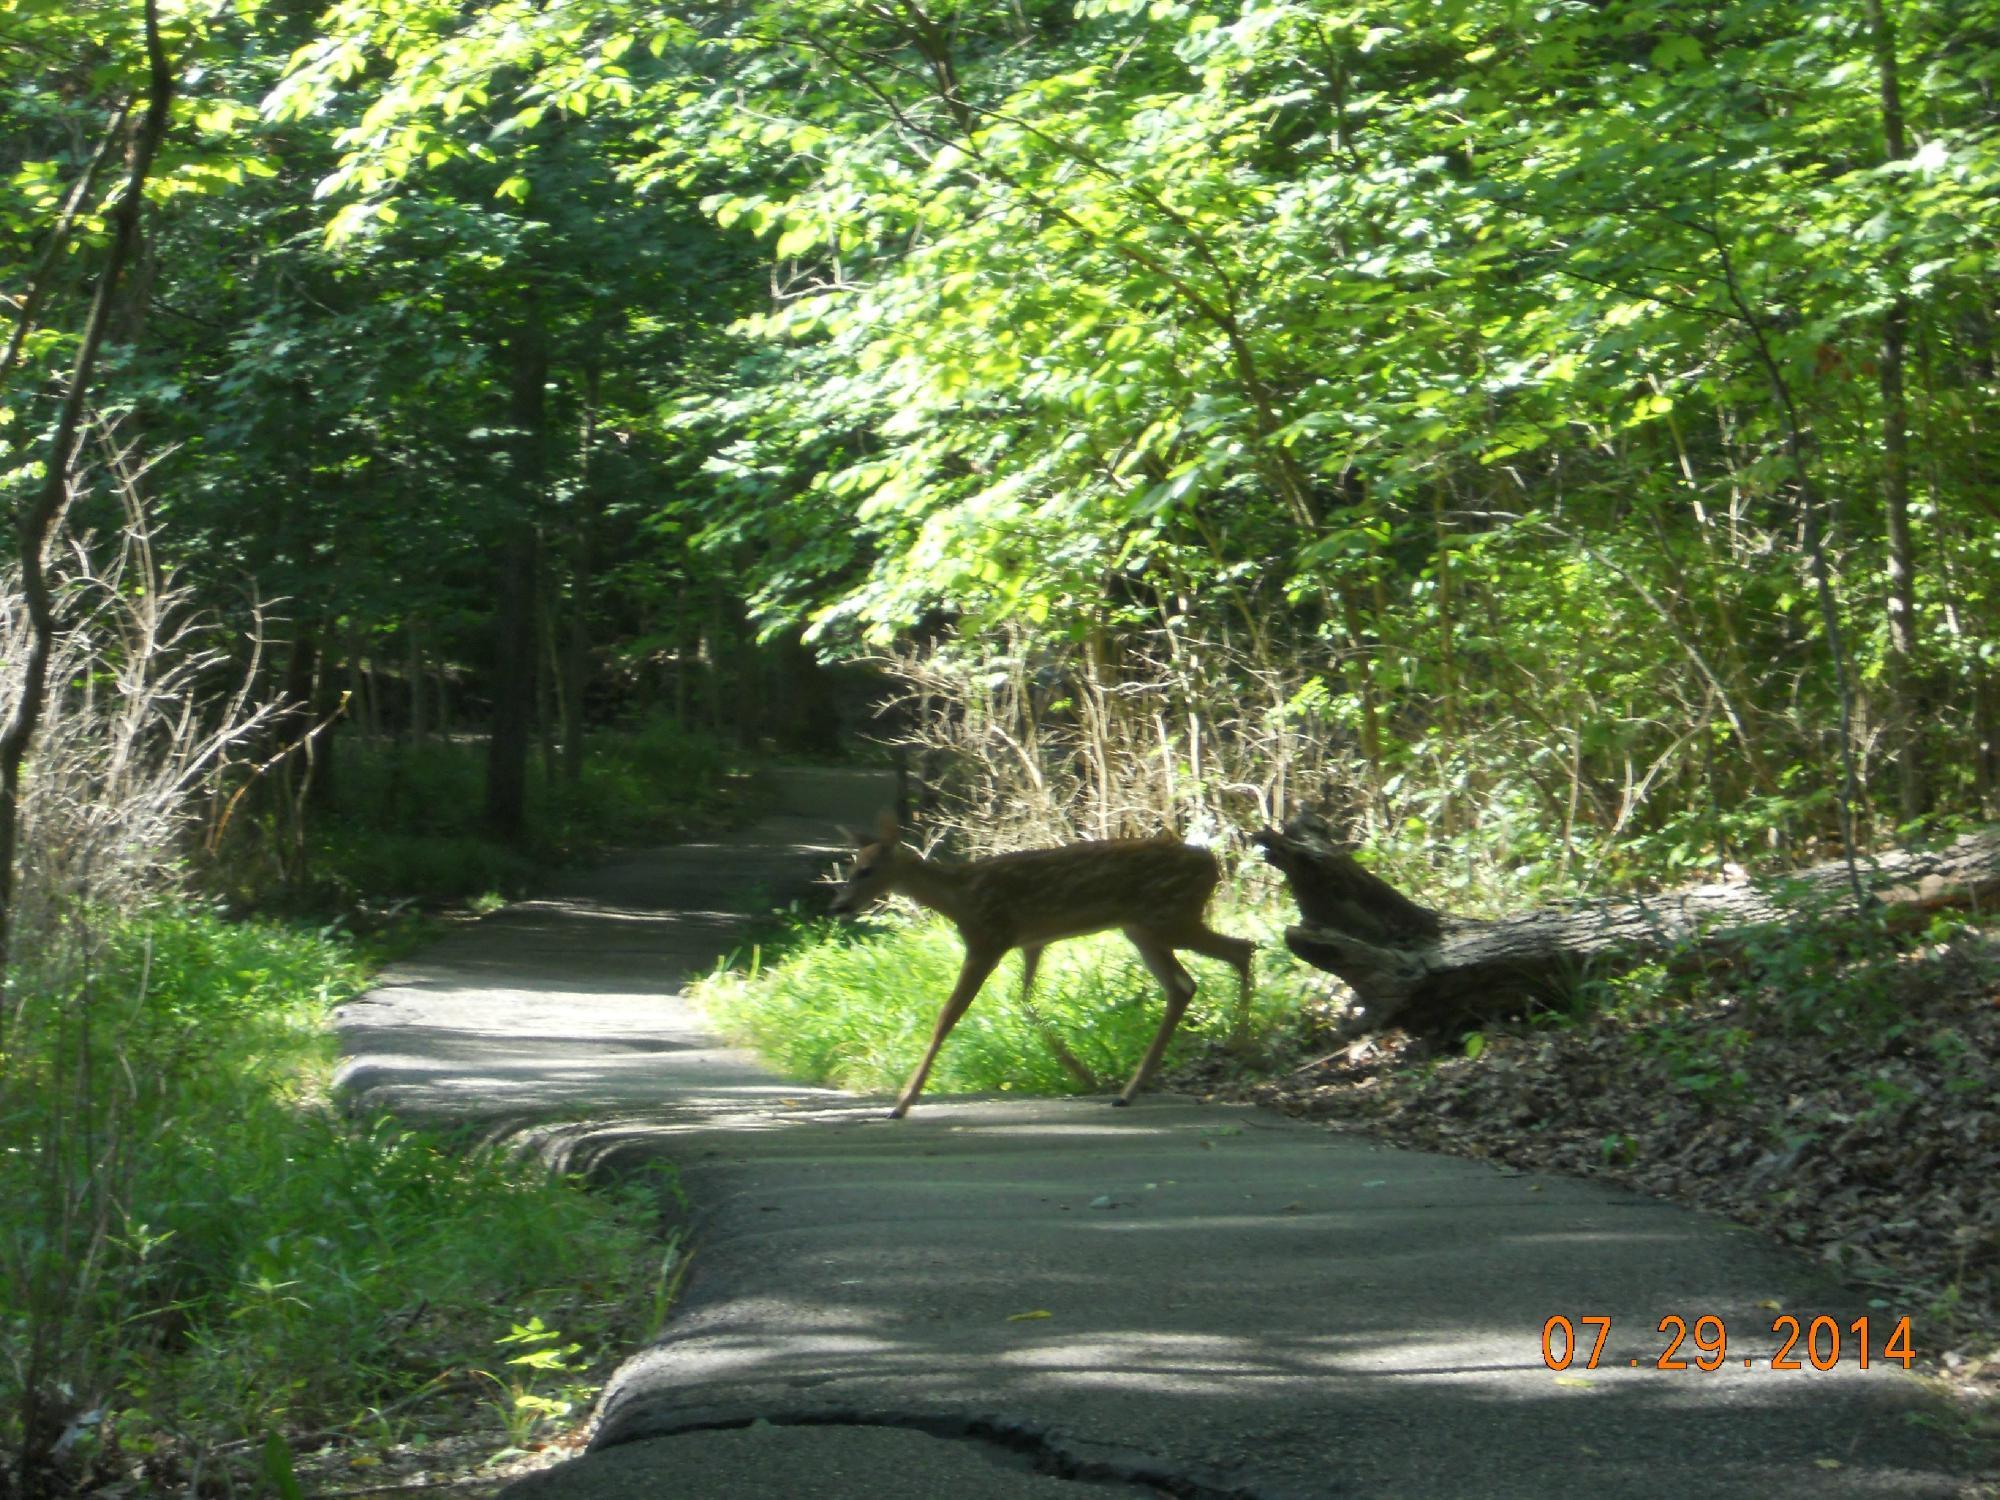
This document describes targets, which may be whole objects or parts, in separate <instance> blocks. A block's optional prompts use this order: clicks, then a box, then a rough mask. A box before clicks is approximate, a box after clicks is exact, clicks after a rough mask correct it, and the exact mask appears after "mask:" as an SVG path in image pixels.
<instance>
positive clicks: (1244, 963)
mask: <svg viewBox="0 0 2000 1500" xmlns="http://www.w3.org/2000/svg"><path fill="white" fill-rule="evenodd" d="M1174 946H1175V947H1176V948H1185V949H1187V950H1188V951H1189V952H1190V953H1199V954H1200V955H1201V956H1202V957H1203V958H1219V959H1221V960H1222V961H1223V962H1224V963H1226V964H1228V965H1229V966H1230V967H1231V968H1232V969H1234V970H1235V971H1236V1018H1235V1020H1234V1021H1233V1022H1232V1023H1231V1025H1230V1028H1229V1036H1230V1040H1231V1041H1232V1042H1234V1043H1238V1044H1240V1043H1241V1042H1243V1040H1244V1039H1245V1038H1247V1037H1248V1036H1249V1034H1250V994H1251V988H1252V977H1251V972H1250V960H1251V957H1252V955H1254V954H1255V953H1256V951H1257V945H1256V944H1255V943H1253V942H1251V941H1250V940H1249V939H1247V938H1233V937H1231V936H1229V934H1228V933H1226V932H1217V931H1216V930H1215V929H1214V928H1212V927H1209V926H1207V925H1206V924H1205V923H1197V924H1196V926H1195V929H1194V931H1193V932H1192V933H1191V934H1189V935H1188V936H1186V937H1183V938H1181V939H1180V940H1179V941H1178V942H1176V943H1175V944H1174Z"/></svg>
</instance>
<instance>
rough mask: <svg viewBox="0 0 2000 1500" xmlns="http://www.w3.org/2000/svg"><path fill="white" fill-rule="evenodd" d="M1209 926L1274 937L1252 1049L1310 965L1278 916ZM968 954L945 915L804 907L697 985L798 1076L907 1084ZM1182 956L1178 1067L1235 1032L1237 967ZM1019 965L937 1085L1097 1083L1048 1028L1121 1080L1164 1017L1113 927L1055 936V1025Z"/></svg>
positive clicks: (972, 1089)
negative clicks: (1284, 944) (855, 914)
mask: <svg viewBox="0 0 2000 1500" xmlns="http://www.w3.org/2000/svg"><path fill="white" fill-rule="evenodd" d="M1213 925H1215V926H1216V927H1217V928H1218V929H1220V930H1222V931H1225V932H1231V933H1242V934H1244V935H1246V936H1253V937H1256V938H1258V939H1259V940H1260V943H1261V944H1262V946H1260V949H1259V952H1258V955H1257V969H1256V975H1257V985H1256V996H1255V1000H1254V1003H1253V1005H1252V1009H1251V1014H1250V1018H1249V1025H1248V1029H1247V1035H1246V1036H1245V1038H1243V1045H1242V1046H1241V1048H1240V1050H1241V1051H1242V1052H1244V1053H1245V1054H1248V1055H1253V1056H1254V1055H1255V1054H1256V1053H1257V1052H1259V1051H1260V1050H1262V1049H1263V1048H1264V1047H1265V1046H1266V1044H1267V1043H1268V1042H1269V1040H1270V1039H1271V1038H1272V1036H1273V1035H1274V1034H1276V1033H1279V1032H1282V1031H1283V1030H1285V1029H1286V1028H1287V1027H1288V1026H1289V1024H1290V1018H1291V1016H1292V1015H1293V1013H1294V1012H1295V1010H1296V1005H1297V995H1298V990H1299V986H1300V985H1301V984H1303V983H1304V982H1305V981H1304V976H1303V974H1302V972H1301V971H1300V970H1299V969H1298V967H1297V966H1296V964H1295V963H1294V961H1293V960H1292V959H1291V958H1290V956H1289V955H1288V954H1286V953H1284V952H1283V950H1282V949H1278V948H1274V947H1273V946H1271V944H1270V942H1269V938H1270V936H1271V933H1272V932H1273V931H1274V930H1275V923H1274V922H1273V921H1268V920H1259V919H1254V918H1251V917H1248V916H1246V915H1244V914H1241V913H1229V914H1227V915H1225V916H1220V917H1216V918H1214V919H1213ZM767 950H768V952H769V955H770V956H769V958H768V961H767ZM963 952H964V950H963V948H962V947H961V946H960V944H959V941H958V937H957V934H956V933H955V932H954V931H953V929H952V928H951V926H950V925H949V924H948V923H946V922H943V921H942V920H938V919H934V918H928V917H926V918H921V919H917V920H906V919H903V918H901V917H890V918H881V919H866V920H862V921H857V922H851V923H842V922H838V921H834V920H830V919H825V918H810V917H805V916H802V915H798V914H796V913H795V914H794V915H793V917H792V920H791V921H790V923H789V924H788V925H787V926H786V927H784V928H782V929H780V930H779V931H777V932H774V933H772V934H771V938H770V941H769V943H768V944H759V945H757V946H755V947H753V948H751V949H749V950H747V951H745V952H741V953H737V954H733V955H731V956H730V958H728V959H726V960H725V961H724V962H723V964H722V965H721V966H719V967H718V968H717V969H716V971H715V972H714V973H713V974H711V975H709V976H708V977H707V978H705V979H703V980H702V981H700V982H699V983H698V984H697V985H695V986H694V989H693V991H692V993H693V994H694V996H695V998H697V999H698V1000H699V1001H700V1002H701V1003H702V1004H703V1005H704V1006H706V1008H707V1010H708V1012H709V1015H710V1016H711V1018H712V1019H714V1021H715V1022H716V1024H717V1025H718V1026H719V1027H721V1028H722V1029H723V1030H724V1031H725V1032H726V1033H727V1034H728V1035H729V1036H730V1037H732V1038H733V1039H734V1040H736V1041H738V1042H741V1043H743V1044H745V1045H748V1046H751V1047H754V1048H755V1049H756V1050H757V1051H758V1052H759V1053H761V1054H762V1055H763V1056H764V1057H765V1058H766V1059H767V1060H769V1062H770V1063H771V1064H772V1066H773V1067H775V1068H777V1069H778V1070H779V1071H780V1072H782V1073H784V1074H785V1075H786V1076H788V1077H792V1078H797V1079H799V1080H801V1081H802V1082H810V1083H818V1084H828V1085H832V1086H835V1087H839V1088H847V1089H853V1090H856V1091H858V1092H862V1093H881V1092H885V1091H889V1090H893V1089H895V1088H898V1087H900V1086H901V1085H902V1083H903V1081H904V1080H905V1078H907V1077H908V1075H909V1072H910V1069H911V1068H913V1067H914V1066H915V1065H916V1063H917V1060H918V1059H919V1058H920V1057H921V1056H922V1055H923V1050H924V1048H925V1047H926V1046H927V1045H928V1044H929V1042H930V1035H931V1028H932V1026H933V1025H934V1024H935V1022H936V1020H937V1013H938V1008H939V1006H940V1005H942V1004H943V1002H944V998H945V996H946V995H947V994H948V993H949V992H950V990H951V987H952V983H953V981H954V980H955V979H956V977H957V974H958V968H959V961H960V958H961V956H962V955H963ZM1181 958H1182V961H1183V962H1184V963H1185V964H1186V965H1187V966H1188V969H1189V971H1190V972H1191V973H1193V975H1194V976H1195V980H1196V983H1197V985H1198V986H1199V988H1198V989H1197V991H1196V994H1195V998H1194V1001H1193V1003H1192V1004H1191V1005H1190V1006H1189V1008H1188V1013H1187V1016H1186V1018H1185V1019H1184V1020H1183V1022H1182V1025H1181V1029H1180V1031H1179V1032H1178V1033H1177V1034H1176V1036H1175V1039H1174V1042H1173V1044H1172V1045H1171V1046H1170V1048H1169V1049H1168V1052H1167V1061H1166V1066H1168V1067H1172V1066H1173V1065H1174V1064H1175V1063H1176V1062H1177V1061H1179V1060H1182V1059H1185V1058H1187V1057H1189V1056H1191V1055H1193V1053H1194V1052H1195V1051H1196V1050H1197V1049H1199V1048H1202V1047H1205V1046H1210V1045H1213V1044H1215V1043H1218V1042H1221V1041H1223V1040H1225V1039H1229V1038H1230V1036H1231V1032H1232V1030H1233V1028H1234V1026H1235V1022H1236V976H1235V973H1234V971H1232V970H1231V969H1230V968H1229V967H1228V965H1226V964H1222V963H1218V962H1216V961H1214V960H1212V959H1205V958H1201V957H1199V956H1196V955H1193V954H1186V953H1184V954H1182V955H1181ZM1020 965H1021V959H1020V955H1019V954H1018V953H1017V954H1012V955H1010V956H1009V957H1008V958H1007V959H1006V960H1004V961H1003V962H1002V964H1001V965H1000V967H999V968H998V969H997V970H995V971H994V973H993V975H992V976H991V977H990V978H989V979H988V980H987V981H986V986H985V988H984V989H983V990H982V991H981V992H980V996H979V999H978V1000H977V1001H976V1002H975V1003H974V1004H973V1006H972V1008H971V1009H970V1010H969V1011H967V1012H966V1014H965V1017H964V1019H962V1020H961V1021H960V1022H959V1023H958V1026H957V1028H956V1029H955V1030H953V1032H952V1034H951V1040H950V1041H948V1042H947V1043H946V1044H945V1047H944V1050H943V1052H942V1053H940V1054H939V1057H938V1062H937V1066H936V1068H935V1069H934V1070H933V1071H932V1073H931V1077H930V1081H929V1082H928V1083H927V1084H926V1086H925V1090H926V1092H927V1093H934V1094H958V1093H1002V1092H1010V1091H1011V1092H1018V1093H1026V1094H1074V1093H1081V1092H1086V1086H1085V1085H1084V1083H1083V1082H1082V1081H1081V1080H1080V1079H1078V1078H1076V1077H1074V1076H1073V1075H1072V1074H1071V1073H1070V1072H1069V1071H1068V1070H1067V1069H1065V1068H1064V1066H1063V1065H1062V1063H1061V1062H1060V1061H1059V1060H1058V1057H1057V1054H1056V1051H1055V1048H1054V1046H1052V1045H1051V1042H1050V1040H1049V1035H1050V1033H1053V1034H1054V1035H1055V1036H1056V1037H1057V1038H1059V1039H1060V1041H1061V1044H1062V1045H1063V1046H1065V1047H1067V1049H1068V1050H1069V1051H1070V1053H1071V1054H1072V1055H1073V1056H1074V1057H1075V1058H1076V1059H1077V1060H1078V1061H1079V1062H1081V1063H1082V1064H1083V1065H1084V1067H1085V1068H1086V1069H1087V1070H1088V1071H1089V1072H1090V1073H1091V1074H1092V1075H1093V1076H1094V1079H1095V1082H1094V1084H1093V1085H1092V1087H1093V1088H1110V1087H1114V1086H1122V1084H1123V1083H1124V1081H1125V1079H1126V1078H1127V1077H1128V1076H1130V1074H1131V1071H1132V1069H1133V1068H1134V1067H1136V1066H1137V1065H1138V1060H1139V1058H1140V1056H1141V1054H1143V1053H1144V1051H1145V1050H1146V1046H1147V1044H1148V1043H1149V1042H1150V1041H1151V1040H1152V1037H1153V1033H1154V1031H1155V1030H1157V1029H1158V1027H1159V1024H1160V1007H1161V1003H1162V1002H1161V997H1160V991H1159V986H1158V985H1157V984H1155V983H1154V981H1153V979H1152V977H1151V976H1150V975H1149V974H1147V972H1146V971H1145V969H1144V967H1143V966H1141V964H1140V963H1139V960H1138V957H1137V955H1136V954H1135V953H1134V952H1133V951H1132V949H1131V947H1130V946H1129V945H1128V944H1127V943H1126V942H1125V941H1124V939H1123V938H1121V937H1119V936H1118V935H1117V934H1116V933H1109V934H1100V935H1098V936H1095V937H1089V938H1079V939H1075V940H1073V941H1070V942H1063V943H1057V944H1055V945H1053V946H1052V947H1050V948H1049V949H1048V951H1047V952H1046V953H1045V954H1044V955H1043V957H1042V965H1041V971H1040V973H1039V975H1038V976H1037V978H1036V981H1035V993H1034V997H1033V1011H1034V1012H1035V1013H1036V1014H1038V1015H1039V1016H1040V1017H1041V1019H1042V1021H1043V1022H1045V1023H1046V1026H1047V1030H1046V1031H1045V1030H1044V1029H1043V1027H1042V1026H1039V1025H1038V1024H1037V1022H1036V1020H1035V1017H1034V1015H1031V1014H1030V1013H1029V1011H1028V1010H1027V1009H1025V1008H1024V1007H1023V1006H1022V1005H1021V1001H1020V995H1021V967H1020Z"/></svg>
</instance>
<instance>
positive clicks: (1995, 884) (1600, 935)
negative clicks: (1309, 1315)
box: [1257, 814, 2000, 1038]
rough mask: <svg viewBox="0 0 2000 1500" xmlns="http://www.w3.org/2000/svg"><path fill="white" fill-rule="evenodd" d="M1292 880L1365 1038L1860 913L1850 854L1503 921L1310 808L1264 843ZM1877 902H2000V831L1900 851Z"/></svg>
mask: <svg viewBox="0 0 2000 1500" xmlns="http://www.w3.org/2000/svg"><path fill="white" fill-rule="evenodd" d="M1257 843H1258V844H1259V845H1261V846H1262V848H1263V850H1264V858H1265V859H1266V860H1268V861H1269V862H1270V863H1271V864H1272V865H1274V866H1276V867H1277V868H1278V869H1279V870H1281V871H1282V872H1284V875H1285V878H1286V880H1287V882H1288V883H1289V884H1290V886H1291V890H1292V896H1293V898H1294V899H1295V900H1296V901H1297V902H1298V906H1299V914H1300V916H1301V917H1302V918H1303V919H1304V920H1303V921H1302V922H1301V923H1300V924H1299V925H1298V926H1295V927H1291V928H1288V929H1286V932H1285V946H1286V947H1288V948H1290V949H1291V950H1292V952H1293V953H1295V954H1297V955H1298V956H1299V957H1300V958H1302V959H1304V960H1305V961H1306V962H1307V963H1309V964H1312V965H1313V966H1314V967H1315V968H1320V969H1325V970H1326V971H1327V972H1329V973H1331V974H1336V975H1338V976H1339V977H1340V978H1341V979H1343V980H1345V981H1346V982H1347V984H1348V985H1349V987H1351V988H1352V989H1353V991H1354V997H1355V1001H1356V1004H1357V1006H1358V1008H1359V1014H1358V1015H1357V1016H1356V1017H1355V1019H1354V1020H1353V1021H1352V1022H1351V1023H1350V1024H1349V1025H1347V1026H1346V1027H1345V1028H1344V1031H1345V1033H1346V1034H1347V1035H1350V1036H1358V1035H1362V1034H1365V1033H1368V1032H1374V1031H1382V1030H1385V1029H1387V1028H1388V1027H1390V1026H1396V1027H1400V1028H1402V1029H1403V1030H1405V1031H1408V1032H1410V1033H1412V1034H1413V1035H1419V1036H1426V1037H1432V1038H1444V1037H1449V1036H1451V1035H1452V1034H1453V1033H1455V1032H1457V1031H1459V1030H1461V1029H1463V1028H1465V1027H1467V1026H1470V1025H1473V1024H1476V1023H1478V1022H1481V1021H1485V1020H1489V1019H1492V1018H1494V1017H1497V1016H1504V1015H1508V1014H1513V1013H1518V1012H1519V1011H1520V1010H1521V1009H1522V1008H1523V1007H1525V1006H1529V1005H1532V1004H1535V1003H1536V1002H1541V1003H1545V1004H1560V1003H1562V1002H1563V1001H1565V1000H1566V999H1568V998H1569V996H1570V995H1571V994H1572V993H1573V992H1574V991H1575V989H1576V987H1577V985H1578V984H1579V983H1580V982H1581V981H1582V980H1583V979H1585V978H1586V977H1599V978H1601V977H1602V976H1604V975H1606V974H1611V973H1617V972H1620V971H1621V970H1624V969H1627V968H1631V967H1634V966H1636V965H1638V964H1640V963H1643V962H1645V961H1646V960H1648V959H1649V958H1654V957H1657V956H1659V955H1660V954H1662V953H1665V952H1668V951H1670V950H1672V949H1674V948H1678V947H1683V946H1685V945H1688V944H1693V945H1695V946H1697V947H1699V948H1702V949H1716V950H1726V949H1728V948H1729V947H1730V946H1732V945H1733V944H1735V943H1737V942H1739V941H1741V940H1742V939H1743V938H1744V937H1745V936H1746V935H1748V933H1749V932H1750V931H1751V930H1752V929H1756V928H1760V927H1764V926H1768V925H1770V924H1772V923H1786V922H1797V921H1800V920H1801V919H1803V918H1805V917H1807V916H1809V915H1810V914H1812V913H1816V912H1822V911H1827V910H1835V911H1843V910H1844V911H1850V912H1851V911H1852V910H1853V909H1854V897H1853V892H1852V888H1851V885H1850V872H1849V868H1848V864H1847V862H1846V861H1845V860H1837V861H1834V862H1832V863H1829V864H1822V865H1815V866H1813V867H1812V868H1810V869H1806V870H1799V871H1795V872H1793V873H1792V874H1789V875H1786V876H1784V877H1782V878H1780V879H1776V880H1769V881H1762V882H1758V883H1756V884H1753V885H1706V886H1697V887H1695V888H1693V889H1692V890H1686V891H1679V892H1675V893H1673V894H1671V895H1663V896H1653V897H1643V898H1634V899H1631V900H1627V901H1593V902H1588V903H1582V904H1578V905H1574V906H1568V907H1560V908H1549V909H1545V910H1541V911H1531V912H1527V913H1524V914H1523V915H1521V916H1518V917H1507V918H1503V919H1501V920H1499V921H1477V920H1473V919H1470V918H1454V917H1450V916H1446V915H1444V914H1442V913H1439V912H1435V911H1432V910H1430V909H1429V908H1427V907H1423V906H1419V905H1417V904H1416V903H1415V902H1414V901H1411V900H1410V899H1409V898H1408V897H1406V896H1404V895H1402V894H1401V893H1400V892H1398V891H1397V890H1396V889H1395V888H1394V887H1393V886H1391V885H1389V884H1388V883H1387V882H1386V881H1384V880H1382V879H1380V878H1379V877H1377V876H1375V875H1372V874H1370V873H1369V872H1368V871H1367V870H1364V869H1363V868H1362V867H1361V866H1360V864H1359V863H1357V862H1356V861H1355V859H1354V855H1353V852H1352V846H1351V845H1348V844H1344V843H1341V842H1339V841H1338V840H1337V839H1336V838H1335V836H1334V835H1333V833H1332V831H1331V830H1330V829H1329V828H1328V827H1327V825H1326V824H1325V822H1324V821H1322V820H1321V819H1319V818H1316V817H1314V816H1312V815H1311V814H1301V815H1300V816H1298V817H1296V818H1293V819H1292V820H1291V821H1290V822H1288V823H1287V824H1286V825H1285V827H1284V830H1283V831H1282V832H1274V831H1271V830H1268V829H1267V830H1265V831H1264V832H1263V833H1260V834H1258V835H1257ZM1864 879H1865V882H1866V884H1867V886H1868V888H1869V895H1870V899H1871V900H1872V901H1875V902H1879V903H1881V904H1883V905H1885V906H1887V907H1888V908H1889V912H1890V916H1891V918H1892V920H1894V921H1896V922H1907V923H1912V924H1914V923H1915V922H1918V921H1921V920H1922V919H1923V918H1924V917H1925V916H1927V915H1928V914H1929V913H1930V912H1933V911H1935V910H1938V909H1939V908H1941V907H1962V906H1974V905H1978V906H1987V905H1990V904H1991V903H1992V902H1993V900H1994V899H1995V898H1996V897H2000V830H1988V831H1986V832H1983V833H1977V834H1967V835H1966V836H1965V837H1963V838H1961V839H1959V840H1958V842H1957V843H1955V844H1952V845H1950V846H1949V847H1947V848H1944V849H1938V850H1929V851H1904V850H1898V851H1893V852H1891V853H1888V854H1885V855H1883V856H1881V857H1880V858H1879V859H1876V860H1874V861H1872V862H1871V863H1869V864H1868V865H1866V866H1865V869H1864Z"/></svg>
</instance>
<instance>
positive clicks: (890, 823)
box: [875, 811, 902, 845]
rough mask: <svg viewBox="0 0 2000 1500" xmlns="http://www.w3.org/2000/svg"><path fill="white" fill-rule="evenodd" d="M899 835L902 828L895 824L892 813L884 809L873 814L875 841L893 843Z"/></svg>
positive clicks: (894, 817)
mask: <svg viewBox="0 0 2000 1500" xmlns="http://www.w3.org/2000/svg"><path fill="white" fill-rule="evenodd" d="M901 836H902V830H901V829H900V828H898V827H897V826H896V815H895V814H894V813H892V812H886V811H885V812H880V813H877V814H876V815H875V842H877V843H878V844H885V845H886V844H893V843H895V842H896V840H897V839H898V838H900V837H901Z"/></svg>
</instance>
